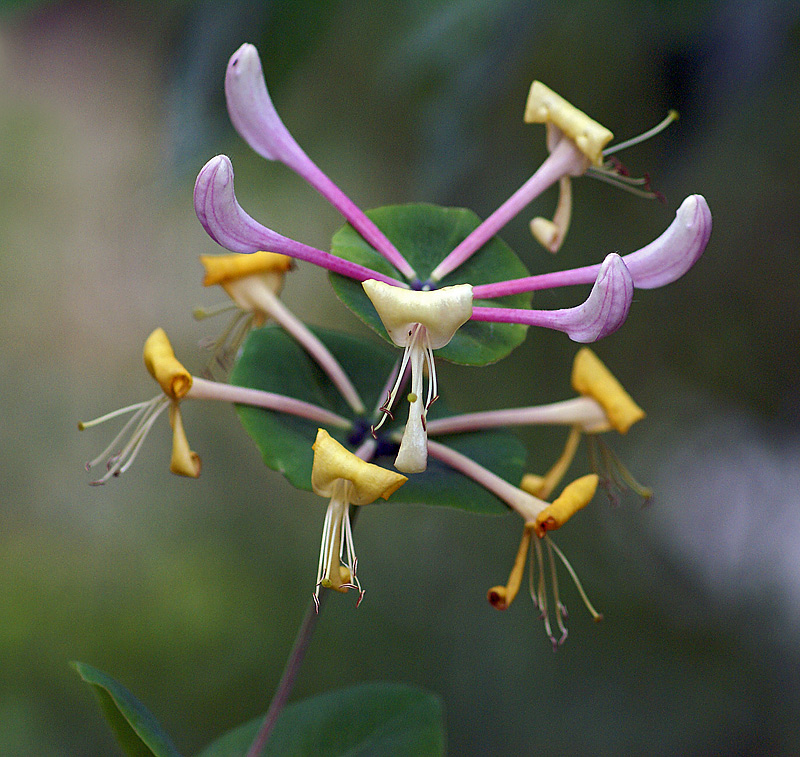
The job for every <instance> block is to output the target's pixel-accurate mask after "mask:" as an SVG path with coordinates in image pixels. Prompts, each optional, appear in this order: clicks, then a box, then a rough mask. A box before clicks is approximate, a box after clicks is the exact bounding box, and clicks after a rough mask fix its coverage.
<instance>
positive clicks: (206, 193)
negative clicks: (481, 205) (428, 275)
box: [194, 155, 407, 288]
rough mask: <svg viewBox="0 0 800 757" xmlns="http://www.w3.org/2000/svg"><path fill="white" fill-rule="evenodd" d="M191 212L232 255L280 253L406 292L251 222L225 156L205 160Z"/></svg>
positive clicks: (383, 278) (366, 270) (372, 273)
mask: <svg viewBox="0 0 800 757" xmlns="http://www.w3.org/2000/svg"><path fill="white" fill-rule="evenodd" d="M194 209H195V213H197V217H198V218H199V219H200V223H202V224H203V228H204V229H205V230H206V231H207V232H208V235H209V236H210V237H211V238H212V239H213V240H214V241H215V242H217V244H220V245H222V246H223V247H225V248H226V249H228V250H231V251H232V252H256V251H258V250H268V251H270V252H280V253H282V254H284V255H289V256H290V257H293V258H297V259H298V260H305V261H307V262H309V263H313V264H314V265H318V266H320V267H321V268H326V269H328V270H329V271H334V272H335V273H339V274H341V275H342V276H347V277H349V278H351V279H356V280H357V281H366V280H367V279H377V280H378V281H385V282H386V283H387V284H390V285H392V286H399V287H403V288H407V285H406V284H403V283H401V282H399V281H397V280H396V279H393V278H391V277H389V276H384V275H383V274H380V273H377V272H376V271H373V270H372V269H370V268H366V267H365V266H362V265H358V264H357V263H351V262H350V261H348V260H344V259H343V258H338V257H336V256H335V255H331V254H330V253H328V252H323V251H322V250H317V249H316V248H314V247H309V245H307V244H303V243H302V242H296V241H295V240H294V239H289V238H288V237H284V236H282V235H281V234H278V233H276V232H274V231H272V230H271V229H268V228H267V227H266V226H262V225H261V224H260V223H258V221H255V220H254V219H252V218H251V217H250V216H249V215H247V213H245V211H244V210H243V209H242V207H241V206H240V205H239V203H238V201H237V200H236V194H235V192H234V188H233V166H232V165H231V161H230V159H229V158H228V157H227V156H225V155H217V156H216V157H214V158H212V159H211V160H209V161H208V163H206V164H205V165H204V166H203V168H202V169H201V171H200V173H199V174H198V176H197V181H196V182H195V185H194Z"/></svg>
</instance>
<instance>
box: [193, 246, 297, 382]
mask: <svg viewBox="0 0 800 757" xmlns="http://www.w3.org/2000/svg"><path fill="white" fill-rule="evenodd" d="M200 262H201V263H202V264H203V267H204V268H205V271H206V274H205V277H204V278H203V286H207V287H208V286H214V285H215V284H219V285H220V286H221V287H222V288H223V289H224V290H225V292H227V294H228V296H229V297H230V298H231V300H233V305H224V306H220V307H216V308H212V309H210V310H204V309H202V308H196V309H195V311H194V315H195V318H205V317H207V316H210V315H216V314H217V313H221V312H224V311H226V310H230V309H231V308H233V309H234V310H235V313H234V316H233V318H232V320H231V322H230V324H229V325H228V327H227V328H226V329H225V331H224V332H223V333H222V335H221V336H220V337H219V338H217V339H216V340H211V341H210V346H211V348H212V350H213V356H212V360H211V364H210V365H209V367H208V369H207V371H206V372H207V373H208V374H213V371H212V370H211V367H212V366H213V365H214V364H218V365H219V366H221V367H222V368H223V370H225V371H227V370H228V368H229V367H230V363H231V362H232V357H233V356H234V355H235V354H236V351H237V350H238V349H239V346H240V345H241V343H242V341H243V340H244V338H245V336H247V333H248V331H250V329H251V328H254V327H256V328H257V327H259V326H263V325H264V323H265V322H266V321H267V319H268V318H270V317H274V316H275V311H276V310H277V309H280V308H281V306H280V301H279V300H278V295H279V294H280V292H281V289H282V288H283V280H284V276H285V275H286V273H287V271H289V269H290V268H291V267H292V266H293V265H294V262H293V261H292V259H291V258H290V257H287V256H286V255H280V254H278V253H276V252H266V251H261V252H254V253H251V254H244V253H233V254H231V255H201V256H200Z"/></svg>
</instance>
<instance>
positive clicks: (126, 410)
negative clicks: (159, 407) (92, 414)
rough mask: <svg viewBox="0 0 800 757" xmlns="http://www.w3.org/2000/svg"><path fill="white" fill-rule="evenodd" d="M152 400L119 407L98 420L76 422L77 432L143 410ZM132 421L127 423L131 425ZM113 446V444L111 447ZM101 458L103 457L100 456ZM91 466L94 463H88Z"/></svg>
mask: <svg viewBox="0 0 800 757" xmlns="http://www.w3.org/2000/svg"><path fill="white" fill-rule="evenodd" d="M151 402H152V400H145V401H144V402H136V403H134V404H133V405H128V406H127V407H121V408H119V410H112V411H111V412H110V413H106V414H105V415H101V416H100V417H99V418H95V419H94V420H91V421H78V430H79V431H83V430H85V429H87V428H91V427H92V426H99V425H100V424H101V423H105V422H106V421H110V420H111V419H112V418H116V417H117V416H119V415H125V413H132V412H133V411H134V410H139V409H140V408H143V407H144V406H145V405H149V404H150V403H151ZM131 422H132V421H129V423H131ZM111 446H113V442H112V445H111ZM101 457H103V455H101ZM89 465H90V467H91V465H96V463H89Z"/></svg>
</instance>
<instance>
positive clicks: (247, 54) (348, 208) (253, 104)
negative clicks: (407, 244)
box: [225, 44, 416, 279]
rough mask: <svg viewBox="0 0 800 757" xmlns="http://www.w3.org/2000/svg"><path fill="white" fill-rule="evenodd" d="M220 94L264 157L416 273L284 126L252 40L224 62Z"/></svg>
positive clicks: (401, 268) (405, 271)
mask: <svg viewBox="0 0 800 757" xmlns="http://www.w3.org/2000/svg"><path fill="white" fill-rule="evenodd" d="M225 97H226V99H227V101H228V114H229V115H230V117H231V122H232V123H233V125H234V127H235V128H236V131H238V132H239V134H240V135H241V137H242V138H243V139H244V141H245V142H247V144H248V145H250V147H252V148H253V150H255V151H256V152H257V153H258V154H259V155H261V156H262V157H264V158H267V159H268V160H278V161H280V162H281V163H284V164H285V165H286V166H288V167H289V168H291V169H292V170H293V171H294V172H295V173H296V174H297V175H298V176H301V177H302V178H304V179H305V180H306V181H307V182H308V183H309V184H310V185H311V186H312V187H314V189H316V190H317V191H318V192H319V193H320V194H321V195H322V196H323V197H324V198H325V199H326V200H328V202H330V203H331V205H333V207H335V208H336V209H337V210H338V211H339V212H340V213H341V214H342V215H343V216H344V217H345V218H346V219H347V220H348V221H349V222H350V224H351V225H352V226H353V228H355V229H356V231H358V233H359V234H361V236H362V237H364V239H366V240H367V242H369V244H371V245H372V246H373V247H374V248H375V249H376V250H377V251H378V252H379V253H380V254H381V255H383V257H384V258H386V260H388V261H389V262H390V263H391V264H392V265H393V266H394V267H395V268H397V270H399V271H400V272H401V273H402V274H403V275H404V276H407V277H408V278H410V279H414V278H416V273H415V272H414V269H413V268H412V267H411V265H409V263H408V261H407V260H406V259H405V258H404V257H403V256H402V255H401V254H400V252H398V250H397V248H396V247H395V246H394V245H393V244H392V243H391V242H390V241H389V240H388V239H387V238H386V236H385V235H384V233H383V232H382V231H381V230H380V229H379V228H378V227H377V226H376V225H375V224H374V223H373V222H372V221H370V219H369V218H368V217H367V216H366V215H365V214H364V212H363V211H362V210H361V209H360V208H359V207H358V206H357V205H356V204H355V203H354V202H353V201H352V200H351V199H350V198H349V197H348V196H347V195H346V194H345V193H344V192H343V191H342V190H341V189H339V187H338V186H337V185H336V184H334V183H333V181H331V179H330V178H328V176H327V175H326V174H324V173H323V172H322V171H321V170H320V169H319V168H318V167H317V165H316V163H314V161H312V160H311V158H309V157H308V155H306V153H305V152H304V151H303V149H302V148H301V147H300V145H298V144H297V142H296V141H295V139H294V137H293V136H292V135H291V134H290V133H289V130H288V129H287V128H286V126H284V123H283V121H281V118H280V116H279V115H278V112H277V111H276V110H275V106H274V105H273V104H272V99H271V98H270V96H269V92H268V91H267V84H266V82H265V81H264V72H263V70H262V68H261V59H260V58H259V57H258V51H257V50H256V48H255V47H253V45H249V44H244V45H242V46H241V47H240V48H239V49H238V50H237V51H236V52H235V53H234V54H233V55H232V56H231V59H230V61H228V70H227V71H226V73H225Z"/></svg>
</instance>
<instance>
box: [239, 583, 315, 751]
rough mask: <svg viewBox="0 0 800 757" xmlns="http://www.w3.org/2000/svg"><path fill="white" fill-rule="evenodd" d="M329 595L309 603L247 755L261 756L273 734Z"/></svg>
mask: <svg viewBox="0 0 800 757" xmlns="http://www.w3.org/2000/svg"><path fill="white" fill-rule="evenodd" d="M327 595H328V592H327V591H325V592H323V593H322V596H321V597H320V598H319V606H317V604H316V603H315V602H313V601H311V602H309V603H308V607H307V608H306V614H305V615H304V616H303V622H302V623H301V624H300V628H299V629H298V630H297V636H296V637H295V640H294V646H292V651H291V653H290V654H289V659H288V660H286V667H284V669H283V674H282V675H281V680H280V682H279V683H278V688H277V690H276V691H275V695H274V696H273V697H272V701H271V702H270V703H269V709H268V710H267V714H266V715H265V716H264V722H263V723H262V724H261V727H260V728H259V729H258V733H257V734H256V737H255V738H254V739H253V743H252V744H251V745H250V748H249V749H248V750H247V755H246V757H259V755H260V754H261V752H262V750H263V749H264V747H265V746H266V743H267V741H268V740H269V737H270V736H271V735H272V731H273V730H274V728H275V724H276V723H277V722H278V718H279V717H280V715H281V712H283V708H284V707H285V706H286V702H287V700H288V699H289V695H290V694H291V693H292V688H293V687H294V683H295V680H296V679H297V676H298V674H299V673H300V667H301V666H302V664H303V660H304V659H305V656H306V652H307V651H308V645H309V644H310V643H311V637H312V636H313V635H314V629H315V628H316V626H317V621H318V620H319V614H320V612H321V611H322V606H323V604H324V603H325V598H326V597H327Z"/></svg>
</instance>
